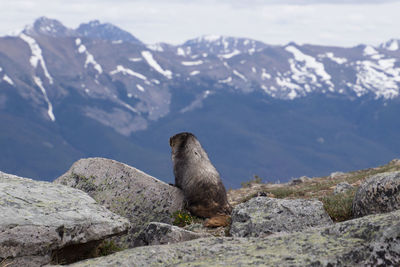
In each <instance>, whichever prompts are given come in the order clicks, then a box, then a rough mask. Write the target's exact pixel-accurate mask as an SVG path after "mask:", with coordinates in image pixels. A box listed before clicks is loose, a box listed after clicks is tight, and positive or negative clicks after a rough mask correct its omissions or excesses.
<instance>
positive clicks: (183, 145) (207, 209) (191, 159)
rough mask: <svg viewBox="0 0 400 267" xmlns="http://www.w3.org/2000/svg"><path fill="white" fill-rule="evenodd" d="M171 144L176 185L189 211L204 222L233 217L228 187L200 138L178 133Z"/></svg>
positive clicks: (171, 140)
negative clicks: (227, 194)
mask: <svg viewBox="0 0 400 267" xmlns="http://www.w3.org/2000/svg"><path fill="white" fill-rule="evenodd" d="M169 142H170V146H171V148H172V161H173V164H174V174H175V185H176V186H177V187H179V188H180V189H182V191H183V194H184V196H185V200H186V202H187V208H188V210H189V211H190V212H191V213H192V214H193V215H196V216H199V217H203V218H210V217H214V216H216V215H227V214H230V213H231V211H232V207H231V205H230V204H229V203H228V200H227V197H226V190H225V187H224V185H223V184H222V181H221V178H220V176H219V174H218V172H217V170H216V169H215V167H214V166H213V165H212V164H211V162H210V160H209V158H208V156H207V153H206V152H205V151H204V149H203V148H202V147H201V145H200V142H199V141H198V140H197V138H196V137H195V136H194V135H193V134H191V133H179V134H176V135H174V136H173V137H171V138H170V140H169Z"/></svg>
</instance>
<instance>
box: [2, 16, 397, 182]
mask: <svg viewBox="0 0 400 267" xmlns="http://www.w3.org/2000/svg"><path fill="white" fill-rule="evenodd" d="M89 24H90V23H88V24H83V25H89ZM110 25H111V24H107V23H104V24H102V23H100V22H98V21H97V22H92V23H91V28H93V29H94V30H93V31H94V32H92V33H90V34H89V33H87V35H85V36H84V35H82V34H80V33H77V32H76V31H75V30H72V29H68V28H66V27H64V26H63V25H62V24H61V23H59V22H57V21H56V20H51V19H47V18H40V19H38V20H37V21H36V22H35V23H34V25H33V26H32V27H28V28H26V29H25V30H24V31H23V32H22V33H20V34H19V35H17V36H12V37H1V38H0V112H1V113H3V114H4V115H5V116H7V119H6V118H4V119H3V120H1V121H0V123H3V125H9V126H8V129H7V133H4V134H3V136H2V138H1V139H0V142H1V144H2V145H3V146H4V148H5V151H7V153H6V154H5V155H3V156H2V157H0V168H5V170H6V171H8V172H12V173H16V174H18V175H22V176H31V177H40V176H43V178H42V179H52V177H53V178H54V175H55V174H61V173H62V172H63V171H65V169H66V168H68V167H69V166H68V164H72V162H73V159H75V160H76V159H77V158H78V157H79V158H80V157H86V156H102V157H109V158H114V159H116V160H119V161H122V162H126V163H128V164H130V165H134V166H138V167H139V168H141V169H143V170H145V171H146V172H148V173H150V174H152V175H154V176H156V177H165V180H169V181H171V180H172V178H171V176H172V171H171V166H170V160H169V156H168V154H169V151H168V146H167V142H166V141H165V140H168V138H169V136H171V135H173V134H175V133H177V132H178V131H192V132H194V133H195V134H196V135H198V136H199V137H200V140H204V141H202V142H204V143H205V144H206V150H207V151H210V154H211V156H210V157H211V158H214V157H215V161H216V166H217V169H219V170H221V175H222V177H223V179H225V181H226V182H230V181H231V184H232V186H237V184H238V183H239V181H242V180H244V179H246V178H247V177H249V176H251V175H253V174H257V175H259V176H261V177H265V179H275V180H277V179H282V180H287V179H290V177H294V176H296V175H310V176H312V175H322V174H323V173H325V174H326V173H327V172H329V171H337V170H343V171H345V170H351V169H359V168H365V167H367V166H370V165H379V164H382V163H383V162H384V161H388V160H389V159H391V158H395V157H396V156H398V154H397V153H398V149H399V144H398V141H396V140H397V139H396V135H397V133H398V132H399V129H400V126H399V125H398V123H396V120H395V118H396V116H395V115H394V114H396V112H400V111H398V107H397V106H398V101H399V98H398V96H399V91H400V89H399V86H400V78H399V77H400V50H399V49H397V50H396V49H395V48H396V45H395V44H396V42H398V41H396V40H392V41H389V42H388V43H387V44H386V45H382V47H372V46H368V45H360V46H356V47H352V48H342V47H326V46H315V45H298V44H295V43H289V44H287V45H285V46H272V45H267V44H264V43H262V42H258V41H255V40H250V39H246V38H234V37H223V36H208V37H207V36H203V37H199V38H197V39H193V40H189V41H187V42H185V43H184V44H181V45H169V44H165V43H160V44H156V45H146V44H143V43H142V42H140V41H139V42H137V41H123V40H122V39H119V37H118V36H120V35H118V34H120V33H121V34H122V33H124V32H125V31H123V30H121V29H119V28H117V27H115V26H112V27H111V26H110ZM89 26H90V25H89ZM99 26H101V27H99ZM104 27H105V28H106V30H104ZM107 29H108V30H109V31H108V30H107ZM82 31H83V30H82ZM125 33H126V32H125ZM123 36H124V35H123ZM129 36H132V37H129ZM129 36H128V37H126V38H128V39H127V40H135V39H136V38H135V37H134V36H133V35H129ZM132 38H135V39H132ZM335 105H336V106H335ZM283 107H285V108H283ZM338 108H339V109H340V110H336V109H338ZM12 118H14V121H15V125H10V121H13V120H12ZM27 120H29V123H28V122H27ZM330 124H332V125H330ZM24 125H32V126H31V128H32V129H35V130H33V131H34V133H32V134H31V133H29V132H26V130H24ZM377 129H388V130H387V132H386V133H385V134H383V133H382V130H377ZM20 133H24V134H20ZM25 139H29V140H32V142H31V143H29V144H27V147H26V148H27V150H28V152H27V153H26V155H24V153H23V149H22V148H21V147H20V146H19V144H23V143H26V142H25V141H24V140H25ZM48 139H51V140H53V141H52V142H49V141H48ZM10 140H11V141H10ZM33 141H35V142H33ZM49 144H50V145H49ZM17 148H18V149H17ZM346 148H349V149H350V150H351V151H346ZM373 153H376V155H373ZM360 154H361V155H360ZM37 155H41V156H40V157H39V158H41V159H42V161H48V162H49V163H48V164H50V165H51V164H52V165H53V166H54V168H53V169H52V170H49V171H48V172H47V173H46V174H45V172H44V171H43V170H45V168H44V167H41V168H38V169H41V170H42V171H38V170H34V168H35V167H34V164H25V165H26V166H28V165H29V168H27V169H26V173H18V168H17V167H16V166H18V165H19V164H21V163H23V162H25V163H26V162H28V163H29V162H33V161H34V160H36V156H37ZM144 155H146V157H143V156H144ZM212 155H215V156H212ZM62 157H64V158H66V159H68V160H66V161H65V162H62V160H61V159H62ZM152 161H154V164H153V163H152ZM50 162H51V163H50ZM153 165H154V166H153ZM10 166H13V167H10ZM7 168H8V169H7ZM244 176H245V177H246V178H244Z"/></svg>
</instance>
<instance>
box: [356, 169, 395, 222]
mask: <svg viewBox="0 0 400 267" xmlns="http://www.w3.org/2000/svg"><path fill="white" fill-rule="evenodd" d="M352 208H353V215H354V217H361V216H365V215H368V214H376V213H382V212H389V211H393V210H397V209H400V172H386V173H380V174H376V175H374V176H371V177H370V178H368V179H367V180H366V181H365V182H364V183H362V184H361V185H360V187H359V188H358V190H357V192H356V194H355V197H354V200H353V207H352Z"/></svg>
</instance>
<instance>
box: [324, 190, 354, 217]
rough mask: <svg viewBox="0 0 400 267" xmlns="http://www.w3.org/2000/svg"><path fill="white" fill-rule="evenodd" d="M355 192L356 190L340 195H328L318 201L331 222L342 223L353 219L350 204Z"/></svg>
mask: <svg viewBox="0 0 400 267" xmlns="http://www.w3.org/2000/svg"><path fill="white" fill-rule="evenodd" d="M355 192H356V189H352V190H349V191H347V192H344V193H342V194H337V195H328V196H325V197H322V198H321V199H320V200H321V201H322V203H324V208H325V210H326V212H327V213H328V214H329V216H330V217H331V218H332V220H333V221H335V222H342V221H346V220H349V219H351V218H352V217H353V212H352V204H353V199H354V195H355Z"/></svg>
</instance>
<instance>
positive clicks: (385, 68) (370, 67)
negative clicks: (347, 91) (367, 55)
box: [353, 54, 400, 99]
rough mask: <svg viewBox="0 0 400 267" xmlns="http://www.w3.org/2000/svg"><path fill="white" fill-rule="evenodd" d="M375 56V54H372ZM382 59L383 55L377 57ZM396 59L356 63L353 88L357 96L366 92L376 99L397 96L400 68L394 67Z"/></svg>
mask: <svg viewBox="0 0 400 267" xmlns="http://www.w3.org/2000/svg"><path fill="white" fill-rule="evenodd" d="M374 55H376V54H374ZM379 56H380V57H379V58H382V57H383V55H379ZM395 63H396V59H390V58H389V59H380V60H377V61H376V62H373V61H370V60H364V61H357V62H356V63H355V68H356V70H357V81H356V84H355V85H354V86H353V89H354V91H355V92H356V94H357V96H359V97H360V96H362V95H364V94H366V93H367V92H368V91H370V92H372V93H374V94H375V95H376V97H378V98H379V97H383V98H386V99H388V98H395V97H398V96H399V83H400V68H396V67H395Z"/></svg>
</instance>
